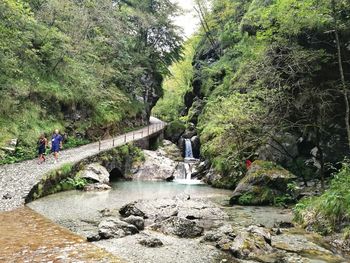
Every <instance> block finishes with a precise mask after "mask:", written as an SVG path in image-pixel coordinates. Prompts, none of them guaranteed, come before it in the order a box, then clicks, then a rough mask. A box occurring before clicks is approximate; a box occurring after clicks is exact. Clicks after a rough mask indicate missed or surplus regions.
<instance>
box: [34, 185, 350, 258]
mask: <svg viewBox="0 0 350 263" xmlns="http://www.w3.org/2000/svg"><path fill="white" fill-rule="evenodd" d="M179 194H186V195H189V196H190V197H191V199H192V198H203V199H208V200H210V201H213V202H215V203H216V204H218V205H219V206H220V207H221V208H222V209H223V210H224V211H225V212H226V213H227V214H228V215H229V219H228V220H226V221H227V222H228V223H230V224H231V225H232V226H235V227H236V226H237V227H244V226H249V225H252V224H255V225H258V224H261V225H264V226H266V227H269V228H271V227H273V226H274V225H275V224H276V223H278V222H290V221H291V219H292V213H291V211H290V210H288V209H280V208H273V207H239V206H236V207H229V206H227V204H228V199H229V197H230V194H231V191H227V190H220V189H214V188H211V187H209V186H207V185H203V184H201V185H187V184H181V183H177V182H171V183H169V182H141V181H132V182H116V183H113V187H112V190H110V191H106V192H82V191H70V192H62V193H58V194H54V195H51V196H47V197H45V198H42V199H40V200H37V201H34V202H32V203H30V204H29V205H28V206H29V207H30V208H32V209H33V210H35V211H37V212H38V213H40V214H42V215H44V216H45V217H47V218H49V219H51V220H52V221H54V222H56V223H58V224H60V225H61V226H64V227H66V228H68V229H69V230H71V231H73V232H75V233H77V234H79V235H81V236H88V234H89V233H90V232H91V231H94V230H95V229H96V226H97V225H98V223H99V222H100V220H101V219H102V217H103V213H105V212H106V211H108V212H111V211H118V209H119V208H121V207H122V206H123V205H125V204H127V203H130V202H133V201H137V200H139V199H143V200H153V199H162V198H171V197H173V196H176V195H179ZM111 213H113V212H111ZM114 215H117V213H115V214H114ZM145 232H147V230H145ZM152 234H153V235H158V236H159V238H161V239H162V240H163V242H164V244H165V245H164V246H163V247H161V248H146V247H143V246H141V245H139V244H138V243H137V236H138V235H139V234H138V235H135V236H127V237H125V238H121V239H110V240H103V241H98V242H95V243H94V244H95V245H97V246H99V247H101V248H103V249H106V250H107V251H109V252H111V253H112V254H114V255H116V256H120V257H121V258H122V259H124V260H125V261H127V262H157V263H158V262H159V263H163V262H164V263H165V262H166V263H168V262H169V263H170V262H173V263H175V262H193V263H194V262H255V261H236V260H235V259H233V258H232V257H230V256H229V255H228V254H226V253H223V252H221V251H219V250H218V249H216V248H215V247H214V246H213V245H209V244H206V243H202V242H199V240H198V239H180V238H176V237H171V236H165V235H161V234H160V235H159V234H158V233H152ZM283 238H284V239H281V240H277V241H278V242H279V243H278V244H279V246H280V247H282V248H283V249H284V250H285V251H287V252H288V253H289V252H290V251H291V250H295V251H296V252H295V251H294V252H293V251H292V252H293V254H291V261H288V262H302V263H303V262H305V263H308V262H310V263H326V262H333V263H338V262H339V263H340V262H350V261H349V260H347V259H344V258H342V257H340V256H338V255H335V254H333V253H330V251H329V250H327V251H326V249H328V248H327V247H326V244H325V243H324V242H323V241H322V239H320V238H319V237H318V236H315V235H310V234H307V233H305V232H304V231H303V230H300V229H294V228H293V229H290V230H288V235H283ZM294 240H296V241H295V242H296V243H295V244H293V242H294ZM286 243H287V244H289V243H291V244H292V245H291V247H289V245H287V247H285V246H286ZM303 243H306V244H305V249H304V248H303V245H300V244H303ZM308 245H309V247H308ZM314 245H315V246H317V247H319V248H322V249H323V248H325V250H324V251H323V252H322V251H321V252H320V251H316V250H315V249H314V247H313V246H314ZM298 246H299V247H298ZM300 246H302V248H300ZM298 249H299V250H298ZM322 249H321V250H322ZM301 254H302V255H301ZM292 257H295V259H293V258H292ZM271 262H274V261H271Z"/></svg>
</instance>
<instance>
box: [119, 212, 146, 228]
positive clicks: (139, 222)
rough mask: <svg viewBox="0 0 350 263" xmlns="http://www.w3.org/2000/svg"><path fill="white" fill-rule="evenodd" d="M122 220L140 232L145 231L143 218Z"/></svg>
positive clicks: (135, 217)
mask: <svg viewBox="0 0 350 263" xmlns="http://www.w3.org/2000/svg"><path fill="white" fill-rule="evenodd" d="M122 220H123V221H124V222H127V223H129V224H131V225H134V226H136V227H137V229H138V230H143V229H144V228H145V220H144V219H143V217H140V216H133V215H131V216H129V217H127V218H123V219H122Z"/></svg>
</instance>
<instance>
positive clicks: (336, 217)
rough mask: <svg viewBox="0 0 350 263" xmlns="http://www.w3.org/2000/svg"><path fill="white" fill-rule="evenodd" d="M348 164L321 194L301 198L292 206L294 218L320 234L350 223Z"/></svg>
mask: <svg viewBox="0 0 350 263" xmlns="http://www.w3.org/2000/svg"><path fill="white" fill-rule="evenodd" d="M349 187H350V165H349V163H344V164H343V168H342V169H341V170H340V171H339V172H338V173H337V174H336V175H335V176H334V179H333V180H332V182H331V186H330V188H329V189H327V190H326V191H325V192H324V193H323V194H322V195H321V196H319V197H312V198H306V199H304V200H301V201H300V202H299V203H298V204H297V205H296V206H295V208H294V215H295V220H296V221H297V222H299V223H301V224H302V225H304V226H308V227H312V228H313V229H314V230H316V231H318V232H321V233H322V234H328V233H330V232H333V231H339V230H341V228H343V227H345V226H346V225H348V224H349V223H350V192H349Z"/></svg>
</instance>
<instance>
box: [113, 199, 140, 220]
mask: <svg viewBox="0 0 350 263" xmlns="http://www.w3.org/2000/svg"><path fill="white" fill-rule="evenodd" d="M136 204H137V202H134V203H130V204H126V205H124V206H123V207H122V208H120V210H119V213H120V214H121V215H122V216H124V217H128V216H131V215H133V216H139V217H142V218H145V213H144V212H142V211H141V210H140V209H139V208H137V207H136Z"/></svg>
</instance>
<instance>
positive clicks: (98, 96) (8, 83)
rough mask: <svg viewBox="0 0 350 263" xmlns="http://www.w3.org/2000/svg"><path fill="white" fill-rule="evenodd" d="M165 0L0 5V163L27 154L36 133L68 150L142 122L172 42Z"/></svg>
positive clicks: (174, 34)
mask: <svg viewBox="0 0 350 263" xmlns="http://www.w3.org/2000/svg"><path fill="white" fill-rule="evenodd" d="M176 13H177V7H176V6H174V5H173V4H171V3H170V2H168V1H151V0H149V1H133V0H128V1H109V0H99V1H79V0H76V1H72V0H21V1H17V0H5V1H1V2H0V39H1V40H0V61H1V63H0V97H1V107H0V131H1V132H0V147H3V149H5V150H6V149H7V148H9V147H7V146H8V143H9V141H10V140H11V139H13V138H18V144H17V149H16V152H15V153H10V154H9V153H8V152H6V151H1V150H0V157H1V156H3V158H5V159H3V161H2V162H12V161H15V160H17V159H23V158H28V157H33V155H34V154H35V150H34V149H35V147H36V140H37V138H38V136H39V134H40V133H42V132H46V133H47V134H50V133H51V132H52V131H53V130H54V129H60V130H61V132H62V133H66V134H67V135H68V136H69V138H70V140H69V144H68V143H67V144H66V147H68V146H74V145H78V144H81V143H86V142H87V141H88V140H96V139H98V138H105V137H108V136H110V135H114V134H117V133H119V132H122V131H123V130H125V129H131V128H133V127H135V126H140V125H142V124H145V123H147V122H148V119H149V115H150V110H151V108H152V107H153V106H154V105H155V103H156V102H157V100H158V98H159V97H160V96H161V95H162V87H161V83H162V79H163V76H165V75H166V74H167V72H168V66H169V65H170V64H171V62H172V61H174V60H176V59H177V58H178V57H179V54H180V49H181V38H180V34H179V29H178V28H177V27H176V26H174V25H173V23H172V20H171V16H173V15H176Z"/></svg>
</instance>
